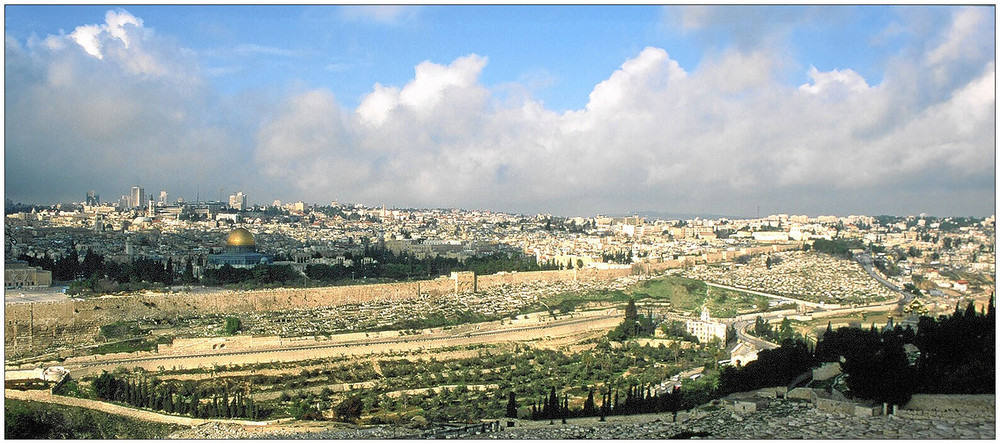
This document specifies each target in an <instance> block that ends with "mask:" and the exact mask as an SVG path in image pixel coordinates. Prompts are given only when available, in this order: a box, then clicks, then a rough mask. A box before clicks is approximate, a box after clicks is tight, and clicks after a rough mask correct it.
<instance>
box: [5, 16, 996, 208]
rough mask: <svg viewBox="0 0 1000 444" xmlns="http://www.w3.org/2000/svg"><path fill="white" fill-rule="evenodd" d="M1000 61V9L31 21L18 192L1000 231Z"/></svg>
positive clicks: (21, 88) (12, 99)
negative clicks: (985, 222)
mask: <svg viewBox="0 0 1000 444" xmlns="http://www.w3.org/2000/svg"><path fill="white" fill-rule="evenodd" d="M994 47H995V10H994V8H993V7H941V6H937V7H916V6H897V7H882V6H879V7H874V6H851V7H847V6H822V7H784V6H780V7H779V6H763V7H755V6H720V7H679V6H666V7H659V6H632V7H605V6H572V7H571V6H552V7H541V6H516V7H510V6H503V7H500V6H490V7H472V6H394V7H375V6H371V7H368V6H365V7H335V6H308V7H301V6H299V7H276V6H239V7H231V6H155V7H150V6H143V7H139V6H128V7H111V8H109V7H95V6H11V5H8V6H7V7H6V8H5V55H6V57H5V59H6V63H5V75H6V79H7V81H6V87H5V94H6V100H5V115H6V118H5V127H6V128H7V131H6V137H5V164H6V165H7V166H6V167H5V192H4V195H5V197H6V198H9V199H11V200H13V201H22V202H25V203H29V202H31V203H57V202H79V201H83V199H84V193H85V192H86V191H88V190H97V192H98V194H100V195H102V196H105V198H104V199H103V200H105V201H108V200H112V197H117V196H118V195H121V194H124V193H125V192H126V191H127V190H128V189H129V188H130V187H131V186H134V185H136V184H137V183H142V184H143V185H144V186H146V187H147V188H148V189H149V190H150V193H155V192H157V191H158V190H166V191H168V192H169V193H170V197H171V198H172V199H175V197H184V198H185V199H186V200H192V199H193V198H194V197H195V196H196V194H201V195H202V197H203V198H204V197H205V196H212V195H214V194H216V190H221V189H224V190H225V193H224V194H225V195H226V196H228V195H229V194H232V193H235V192H237V191H241V190H242V191H243V192H244V193H246V195H247V196H249V200H250V202H249V203H251V204H266V203H270V202H271V201H272V200H275V199H277V200H282V201H283V202H288V201H296V200H304V201H309V202H321V203H325V202H330V201H333V200H340V201H347V202H363V203H366V204H371V205H380V204H385V205H388V206H394V207H418V208H419V207H425V208H434V207H456V208H481V209H489V210H494V211H504V212H514V213H522V214H531V213H539V212H541V213H553V214H564V215H580V214H597V213H605V214H607V213H626V212H633V211H659V212H671V213H715V214H730V215H742V216H753V215H755V214H757V213H758V211H759V212H760V214H772V213H795V214H801V213H805V214H896V215H904V214H920V213H928V214H933V215H940V216H947V215H954V216H959V215H963V216H964V215H972V216H987V215H990V214H993V213H994V212H995V209H994V204H995V178H994V177H995V139H994V137H995V87H994V85H995V60H994ZM218 194H220V195H222V194H223V193H222V192H221V191H220V192H219V193H218ZM758 208H759V210H758Z"/></svg>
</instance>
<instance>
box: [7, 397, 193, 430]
mask: <svg viewBox="0 0 1000 444" xmlns="http://www.w3.org/2000/svg"><path fill="white" fill-rule="evenodd" d="M176 428H177V426H171V425H165V424H159V423H149V422H142V421H137V420H133V419H130V418H127V417H124V416H118V415H108V414H106V413H103V412H95V411H93V410H89V409H85V408H80V407H69V406H63V405H56V404H48V403H39V402H32V401H19V400H15V399H10V398H7V399H5V400H4V438H6V439H160V438H164V437H166V436H167V435H169V434H170V432H172V431H173V430H174V429H176Z"/></svg>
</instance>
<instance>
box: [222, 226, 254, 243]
mask: <svg viewBox="0 0 1000 444" xmlns="http://www.w3.org/2000/svg"><path fill="white" fill-rule="evenodd" d="M226 245H229V246H230V247H252V246H254V245H256V242H255V241H254V240H253V234H251V233H250V232H249V231H247V230H246V228H237V229H235V230H233V232H232V233H229V237H227V238H226Z"/></svg>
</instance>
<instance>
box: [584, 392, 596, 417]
mask: <svg viewBox="0 0 1000 444" xmlns="http://www.w3.org/2000/svg"><path fill="white" fill-rule="evenodd" d="M583 415H584V416H593V415H594V388H593V387H591V388H590V393H588V394H587V400H586V401H584V402H583Z"/></svg>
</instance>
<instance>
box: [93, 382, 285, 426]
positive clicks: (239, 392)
mask: <svg viewBox="0 0 1000 444" xmlns="http://www.w3.org/2000/svg"><path fill="white" fill-rule="evenodd" d="M91 390H92V391H93V394H94V396H95V397H96V398H97V399H101V400H105V401H112V402H119V403H122V404H127V405H131V406H134V407H142V408H148V409H153V410H160V411H164V412H167V413H177V414H181V415H189V416H192V417H196V418H249V419H259V418H263V417H265V416H266V415H267V411H265V410H263V409H261V408H260V406H258V405H257V404H256V403H255V402H254V399H253V397H252V396H251V395H250V393H249V390H248V389H247V388H245V387H243V388H241V387H230V386H229V385H222V386H219V387H207V386H198V387H197V388H196V387H195V386H194V385H193V384H191V385H188V384H183V383H178V382H176V381H171V382H163V381H161V380H160V379H159V378H156V377H153V378H148V377H146V375H145V374H142V373H140V374H136V375H131V376H122V375H117V374H112V373H108V372H107V371H104V372H102V373H101V374H100V375H99V376H98V377H97V378H95V379H94V381H93V382H92V383H91Z"/></svg>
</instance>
